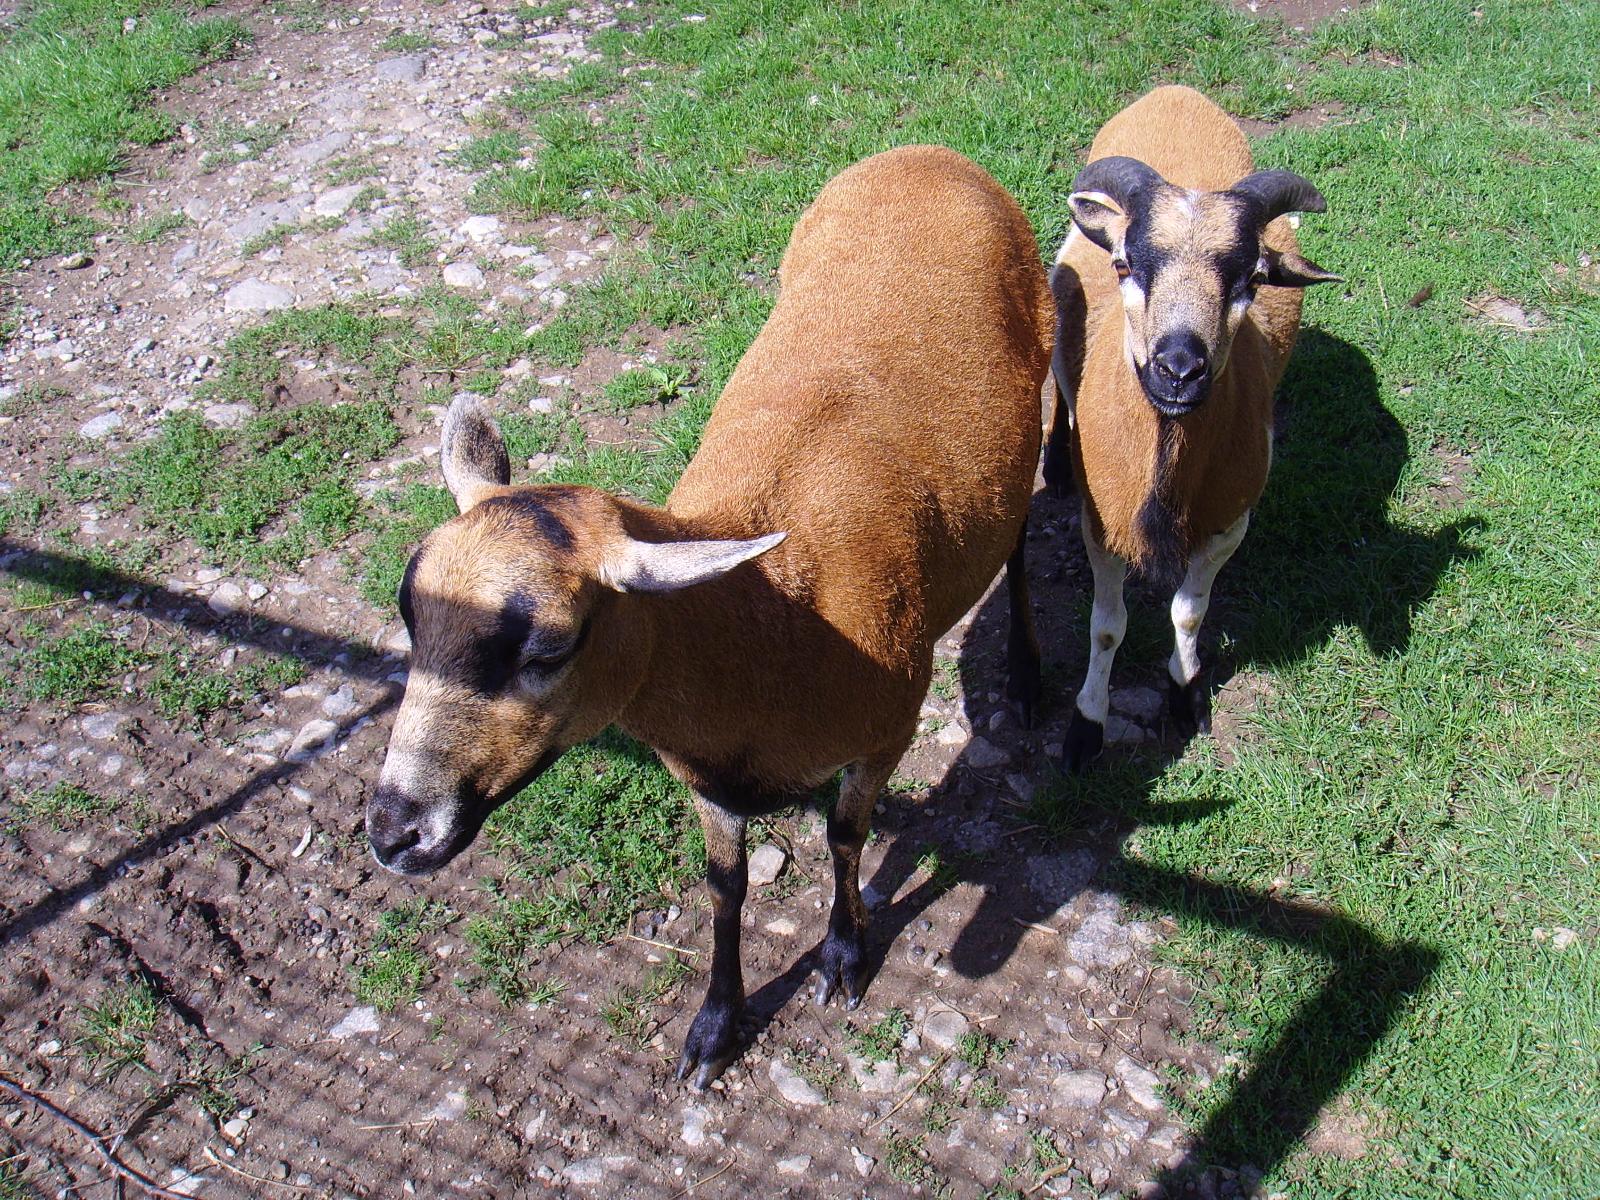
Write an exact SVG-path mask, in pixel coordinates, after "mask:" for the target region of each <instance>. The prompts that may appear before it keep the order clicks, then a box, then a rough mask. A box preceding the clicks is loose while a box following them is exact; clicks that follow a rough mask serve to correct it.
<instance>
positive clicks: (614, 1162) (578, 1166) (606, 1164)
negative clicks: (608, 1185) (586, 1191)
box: [566, 1154, 635, 1184]
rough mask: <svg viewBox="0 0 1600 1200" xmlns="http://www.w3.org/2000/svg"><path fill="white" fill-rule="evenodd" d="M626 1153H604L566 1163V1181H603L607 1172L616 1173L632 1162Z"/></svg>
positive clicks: (588, 1182) (586, 1182)
mask: <svg viewBox="0 0 1600 1200" xmlns="http://www.w3.org/2000/svg"><path fill="white" fill-rule="evenodd" d="M634 1161H635V1160H634V1159H632V1158H630V1157H629V1156H628V1155H626V1154H605V1155H601V1156H600V1157H598V1158H580V1159H578V1160H577V1161H575V1162H569V1163H568V1164H567V1170H566V1176H567V1182H568V1183H580V1184H594V1183H604V1182H605V1179H606V1176H607V1175H608V1174H612V1175H614V1174H616V1173H617V1172H619V1171H622V1170H624V1169H625V1168H627V1167H629V1166H630V1165H632V1164H633V1162H634Z"/></svg>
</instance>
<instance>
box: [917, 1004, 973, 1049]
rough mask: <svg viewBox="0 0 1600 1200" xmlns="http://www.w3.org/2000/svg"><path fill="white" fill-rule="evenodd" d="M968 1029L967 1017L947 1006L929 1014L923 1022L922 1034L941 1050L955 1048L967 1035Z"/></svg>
mask: <svg viewBox="0 0 1600 1200" xmlns="http://www.w3.org/2000/svg"><path fill="white" fill-rule="evenodd" d="M967 1029H968V1023H967V1018H966V1017H964V1016H962V1015H961V1014H960V1013H958V1012H956V1011H955V1010H954V1009H952V1008H945V1009H940V1010H939V1011H937V1012H932V1013H929V1014H928V1018H927V1020H925V1021H923V1023H922V1036H923V1037H925V1038H927V1039H928V1042H929V1043H930V1044H931V1045H934V1046H937V1047H938V1048H939V1049H941V1050H953V1049H955V1047H956V1045H957V1043H959V1042H960V1041H961V1039H962V1038H963V1037H965V1036H966V1033H967Z"/></svg>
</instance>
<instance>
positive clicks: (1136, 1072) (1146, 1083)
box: [1114, 1056, 1166, 1112]
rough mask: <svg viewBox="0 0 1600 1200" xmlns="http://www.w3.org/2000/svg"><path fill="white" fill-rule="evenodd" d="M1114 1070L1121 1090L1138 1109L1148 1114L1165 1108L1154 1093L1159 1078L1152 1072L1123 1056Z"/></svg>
mask: <svg viewBox="0 0 1600 1200" xmlns="http://www.w3.org/2000/svg"><path fill="white" fill-rule="evenodd" d="M1114 1069H1115V1071H1116V1073H1117V1078H1118V1079H1120V1080H1122V1090H1123V1091H1125V1092H1127V1093H1128V1095H1129V1096H1131V1097H1132V1098H1133V1101H1134V1103H1136V1104H1137V1105H1139V1107H1140V1108H1144V1109H1147V1110H1149V1111H1150V1112H1160V1111H1161V1110H1162V1109H1164V1108H1165V1107H1166V1105H1165V1104H1164V1103H1163V1102H1162V1099H1161V1097H1160V1096H1159V1095H1157V1093H1156V1088H1158V1087H1159V1086H1160V1085H1161V1077H1160V1076H1158V1075H1157V1074H1156V1073H1155V1072H1154V1071H1151V1070H1149V1069H1147V1068H1145V1067H1141V1066H1140V1065H1139V1064H1138V1063H1136V1062H1134V1061H1133V1059H1131V1058H1128V1057H1127V1056H1123V1058H1121V1059H1120V1060H1119V1061H1118V1062H1117V1065H1116V1067H1115V1068H1114Z"/></svg>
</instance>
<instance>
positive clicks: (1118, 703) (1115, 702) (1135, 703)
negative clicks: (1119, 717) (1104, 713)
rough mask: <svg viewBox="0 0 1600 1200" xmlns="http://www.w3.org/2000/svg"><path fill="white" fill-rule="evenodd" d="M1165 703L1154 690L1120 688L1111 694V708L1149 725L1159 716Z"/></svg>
mask: <svg viewBox="0 0 1600 1200" xmlns="http://www.w3.org/2000/svg"><path fill="white" fill-rule="evenodd" d="M1166 705H1167V702H1166V700H1165V699H1163V698H1162V695H1161V693H1160V692H1158V691H1156V690H1155V689H1154V688H1147V687H1134V688H1120V689H1118V690H1117V691H1114V692H1112V693H1111V707H1112V708H1114V709H1116V710H1117V711H1118V712H1120V713H1127V714H1128V716H1130V717H1133V718H1134V719H1135V720H1138V721H1142V722H1144V724H1146V725H1149V724H1151V723H1153V722H1155V721H1156V720H1158V719H1159V718H1160V716H1161V713H1162V710H1163V709H1165V708H1166Z"/></svg>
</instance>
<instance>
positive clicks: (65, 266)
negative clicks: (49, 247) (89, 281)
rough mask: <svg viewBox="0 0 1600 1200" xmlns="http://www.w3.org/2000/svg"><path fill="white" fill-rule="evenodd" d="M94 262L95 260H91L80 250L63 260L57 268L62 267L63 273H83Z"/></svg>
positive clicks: (57, 264)
mask: <svg viewBox="0 0 1600 1200" xmlns="http://www.w3.org/2000/svg"><path fill="white" fill-rule="evenodd" d="M92 262H94V259H92V258H90V257H89V256H88V255H87V254H85V253H84V252H83V251H82V250H79V251H78V252H77V253H76V254H69V255H67V256H66V257H65V258H63V259H61V260H60V261H59V262H58V263H56V266H58V267H60V268H61V269H62V270H63V271H81V270H83V269H84V268H85V267H87V266H88V265H89V264H90V263H92Z"/></svg>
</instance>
